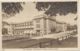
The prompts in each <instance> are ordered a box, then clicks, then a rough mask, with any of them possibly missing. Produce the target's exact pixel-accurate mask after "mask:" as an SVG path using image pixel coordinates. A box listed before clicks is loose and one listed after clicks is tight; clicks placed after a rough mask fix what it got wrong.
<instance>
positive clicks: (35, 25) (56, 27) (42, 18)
mask: <svg viewBox="0 0 80 51" xmlns="http://www.w3.org/2000/svg"><path fill="white" fill-rule="evenodd" d="M10 27H12V33H13V35H29V36H43V35H46V34H52V33H56V32H62V31H66V27H67V26H66V23H60V22H58V21H56V19H52V18H51V17H49V16H47V15H38V16H36V17H35V18H34V19H32V20H31V21H27V22H23V23H12V24H10Z"/></svg>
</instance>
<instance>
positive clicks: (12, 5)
mask: <svg viewBox="0 0 80 51" xmlns="http://www.w3.org/2000/svg"><path fill="white" fill-rule="evenodd" d="M21 4H24V2H3V3H2V12H3V14H2V17H10V16H14V15H15V14H16V13H19V12H20V11H22V10H23V7H22V5H21Z"/></svg>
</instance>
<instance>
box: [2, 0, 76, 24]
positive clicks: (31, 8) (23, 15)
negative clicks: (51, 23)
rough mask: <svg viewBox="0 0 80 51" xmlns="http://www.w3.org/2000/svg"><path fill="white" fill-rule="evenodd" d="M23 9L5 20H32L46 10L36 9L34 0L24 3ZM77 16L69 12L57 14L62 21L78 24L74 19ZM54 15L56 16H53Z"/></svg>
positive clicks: (14, 21) (57, 18)
mask: <svg viewBox="0 0 80 51" xmlns="http://www.w3.org/2000/svg"><path fill="white" fill-rule="evenodd" d="M23 8H24V9H23V11H22V12H20V13H19V14H16V15H15V16H13V17H11V18H8V19H4V20H3V21H7V22H9V23H12V22H13V23H20V22H25V21H30V20H32V19H34V18H35V16H37V15H40V14H43V13H44V12H45V11H38V10H37V9H36V3H32V2H27V3H25V5H23ZM76 16H77V14H72V13H69V14H67V15H65V16H64V15H59V14H57V16H56V20H58V21H60V22H66V23H69V24H72V25H74V24H76V21H74V18H75V17H76ZM53 17H54V16H53Z"/></svg>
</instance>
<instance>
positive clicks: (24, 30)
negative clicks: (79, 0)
mask: <svg viewBox="0 0 80 51" xmlns="http://www.w3.org/2000/svg"><path fill="white" fill-rule="evenodd" d="M1 5H2V11H1V12H2V48H78V30H77V19H78V16H77V2H76V1H72V2H71V1H70V2H2V3H1Z"/></svg>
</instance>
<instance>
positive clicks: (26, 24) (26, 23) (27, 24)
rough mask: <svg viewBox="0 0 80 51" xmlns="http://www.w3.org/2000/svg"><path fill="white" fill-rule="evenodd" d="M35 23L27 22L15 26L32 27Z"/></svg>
mask: <svg viewBox="0 0 80 51" xmlns="http://www.w3.org/2000/svg"><path fill="white" fill-rule="evenodd" d="M32 25H33V22H25V23H20V24H14V26H15V27H16V26H32Z"/></svg>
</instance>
